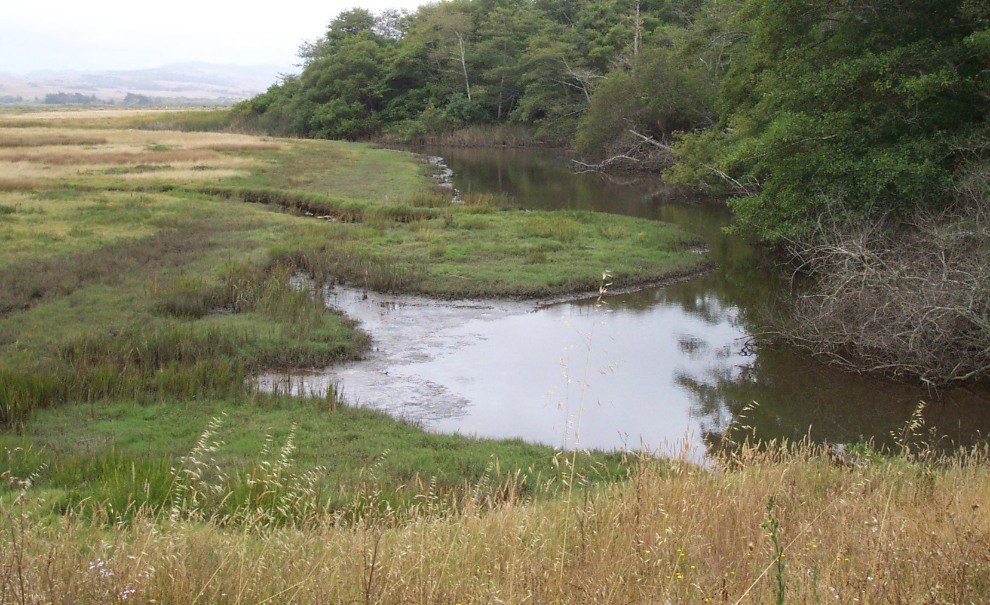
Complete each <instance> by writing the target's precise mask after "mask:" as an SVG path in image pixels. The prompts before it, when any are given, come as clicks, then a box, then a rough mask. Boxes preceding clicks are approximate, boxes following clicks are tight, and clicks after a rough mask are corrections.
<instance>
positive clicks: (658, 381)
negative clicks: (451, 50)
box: [265, 149, 990, 455]
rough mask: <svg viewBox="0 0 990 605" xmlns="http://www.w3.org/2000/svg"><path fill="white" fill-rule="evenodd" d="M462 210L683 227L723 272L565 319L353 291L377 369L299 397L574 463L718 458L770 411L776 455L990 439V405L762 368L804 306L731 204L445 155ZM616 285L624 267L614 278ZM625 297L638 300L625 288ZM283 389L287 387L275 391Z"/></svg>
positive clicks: (856, 379)
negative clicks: (551, 452)
mask: <svg viewBox="0 0 990 605" xmlns="http://www.w3.org/2000/svg"><path fill="white" fill-rule="evenodd" d="M429 152H430V153H432V154H436V155H440V156H443V157H444V158H445V159H446V161H447V164H448V165H449V166H450V168H452V169H453V173H454V184H455V186H456V187H457V188H458V189H459V190H460V192H461V193H462V194H466V195H469V194H471V193H502V194H505V195H508V196H510V197H511V198H512V200H513V201H514V202H515V203H516V204H518V205H520V206H522V207H525V208H533V209H565V208H568V209H571V208H572V209H587V210H595V211H601V212H614V213H621V214H629V215H635V216H640V217H646V218H651V219H657V220H663V221H669V222H672V223H676V224H678V225H680V226H682V227H683V228H684V229H686V230H688V231H690V232H692V233H695V234H697V235H698V236H700V237H701V238H702V239H704V240H705V241H706V242H707V244H708V247H709V251H708V255H709V257H710V258H711V260H713V261H714V262H715V263H716V266H717V268H716V269H715V270H714V271H713V272H711V273H709V274H706V275H704V276H702V277H699V278H695V279H691V280H689V281H684V282H681V283H677V284H674V285H670V286H667V287H662V288H653V289H648V290H644V291H639V292H635V293H631V294H620V295H611V296H608V297H606V299H605V300H604V304H601V303H600V302H598V301H596V300H593V299H592V300H582V301H574V302H566V303H559V304H552V305H538V304H536V303H522V302H504V301H466V302H455V303H451V302H437V301H431V300H429V299H425V298H416V297H407V296H399V297H397V296H387V295H379V294H375V293H366V292H362V291H357V290H353V289H348V288H336V289H334V290H332V291H331V292H329V294H328V303H329V304H330V305H332V306H334V307H336V308H338V309H340V310H342V311H343V312H345V313H346V314H348V315H349V316H351V317H354V318H355V319H357V320H359V321H360V322H361V324H362V326H363V328H364V329H365V330H367V331H368V332H369V333H370V334H371V336H372V339H373V351H372V353H371V354H370V355H369V356H368V358H367V359H365V360H362V361H359V362H354V363H350V364H346V365H343V366H338V367H334V368H330V369H329V370H328V371H327V372H325V373H320V374H315V375H310V376H307V377H305V378H304V379H303V380H301V381H300V380H299V379H298V377H297V379H296V382H295V384H296V386H295V388H297V389H304V390H307V391H319V390H320V389H322V388H325V385H326V384H328V383H330V382H337V383H338V384H339V385H340V387H341V388H342V389H343V391H344V394H345V396H346V397H347V398H348V399H349V400H350V401H352V402H356V403H358V404H360V405H367V406H372V407H376V408H380V409H384V410H387V411H388V412H390V413H392V414H394V415H396V416H400V417H404V418H408V419H410V420H413V421H416V422H418V423H420V424H421V425H422V426H423V427H424V428H426V429H428V430H433V431H443V432H456V433H462V434H468V435H478V436H483V437H520V438H523V439H526V440H529V441H535V442H541V443H546V444H549V445H554V446H561V447H575V446H577V447H582V448H601V449H624V448H629V449H648V450H651V451H659V452H661V453H665V452H670V451H671V450H673V449H680V448H682V447H685V446H686V447H688V448H692V449H694V451H695V452H696V455H698V454H697V453H701V452H703V451H704V444H705V442H706V441H705V440H706V437H710V436H712V435H714V434H718V433H719V432H721V431H722V430H724V429H725V427H726V426H727V425H728V424H729V423H730V422H731V421H732V419H733V418H735V417H736V416H737V415H738V414H739V413H740V411H741V410H742V409H743V408H744V407H745V406H747V405H749V404H751V403H752V402H757V403H758V406H757V407H756V408H755V410H753V411H751V412H749V413H748V414H747V416H748V418H747V420H746V424H747V425H751V426H753V427H755V429H756V432H757V434H758V435H759V436H761V437H763V438H768V439H769V438H775V437H786V438H791V439H798V438H801V437H802V436H804V435H807V434H809V433H810V434H811V436H812V437H813V438H815V439H818V440H828V441H834V442H850V441H855V440H858V439H860V438H874V439H876V440H878V441H881V442H888V441H889V438H890V433H891V431H896V430H899V429H900V428H902V427H903V426H904V424H905V423H906V422H907V421H908V419H909V418H910V416H911V413H912V411H913V410H914V409H915V407H916V406H917V405H918V403H919V402H920V401H925V402H926V403H927V408H926V413H925V419H926V422H927V423H928V424H929V425H930V426H936V427H938V429H939V431H940V433H941V434H943V435H944V436H945V439H946V440H952V441H954V442H957V443H970V442H972V441H974V440H976V439H980V438H982V437H981V436H983V435H986V434H988V431H990V414H988V413H987V411H988V410H990V391H988V390H987V389H986V388H968V389H958V390H955V391H952V392H950V393H947V394H944V395H942V396H939V397H936V396H935V395H933V394H931V393H929V392H927V391H926V390H924V389H922V388H918V387H914V386H910V385H903V384H894V383H889V382H886V381H883V380H879V379H875V378H867V377H861V376H856V375H851V374H847V373H843V372H838V371H836V370H834V369H831V368H828V367H825V366H823V365H821V364H819V363H818V362H816V361H814V360H812V359H809V358H808V357H807V356H806V355H804V354H802V353H800V352H798V351H794V350H789V349H786V348H777V349H772V350H770V349H760V350H756V351H752V350H749V349H748V347H746V346H745V344H746V342H747V341H748V336H749V335H750V334H751V333H752V332H753V331H754V330H756V329H757V326H756V325H755V323H754V317H755V316H756V315H757V314H758V313H759V312H761V311H762V310H764V309H765V308H766V307H767V305H771V304H773V303H772V302H771V301H773V300H775V299H779V298H780V296H781V295H782V294H785V293H786V292H787V289H788V288H787V284H786V283H785V282H782V281H781V280H780V279H779V278H778V277H775V276H774V275H773V274H772V273H771V272H770V271H769V269H768V266H769V265H768V263H766V262H765V260H764V259H763V258H762V257H761V255H760V253H759V252H758V251H757V250H755V249H753V248H751V247H750V246H747V245H746V244H744V243H743V242H741V241H740V240H738V239H736V238H733V237H731V236H727V235H725V234H724V233H722V227H723V226H725V225H726V224H727V223H728V221H729V220H730V217H729V215H728V213H727V211H726V210H725V208H724V207H723V206H722V205H721V204H718V203H714V202H711V201H706V200H701V199H697V198H692V197H690V196H687V195H684V194H682V193H678V192H677V191H676V190H673V189H671V188H668V187H666V186H664V185H663V184H662V183H658V182H657V181H656V179H653V178H632V177H629V178H623V179H619V180H616V179H606V178H603V177H601V176H598V175H590V174H584V175H576V174H572V173H571V172H570V171H569V169H568V167H567V165H566V161H565V160H564V159H563V158H562V157H560V156H557V155H556V154H554V153H552V152H547V151H542V150H541V151H520V150H490V149H484V150H474V149H437V150H429ZM602 269H603V270H604V269H607V267H603V268H602ZM615 286H616V287H621V284H615ZM265 379H266V380H269V381H271V380H278V379H279V377H276V376H269V377H265Z"/></svg>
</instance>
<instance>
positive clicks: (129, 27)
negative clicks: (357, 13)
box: [0, 0, 425, 73]
mask: <svg viewBox="0 0 990 605" xmlns="http://www.w3.org/2000/svg"><path fill="white" fill-rule="evenodd" d="M424 3H425V0H322V1H319V0H269V1H267V2H257V1H256V0H238V1H233V0H165V1H164V2H146V1H142V0H127V1H125V0H89V1H87V0H0V72H4V71H6V72H13V73H27V72H30V71H35V70H39V69H55V70H61V69H74V70H105V69H136V68H143V67H157V66H159V65H163V64H166V63H175V62H179V61H208V62H211V63H237V64H240V65H276V66H279V67H282V68H286V69H287V68H289V67H290V66H292V65H293V64H295V63H296V62H297V59H296V56H295V55H296V50H297V49H298V48H299V44H300V43H301V42H302V41H303V40H314V39H316V38H318V37H319V36H320V35H322V34H323V32H324V31H325V29H326V25H327V23H329V22H330V20H331V19H332V18H333V17H334V16H335V15H336V14H337V13H339V12H340V11H342V10H345V9H348V8H352V7H354V6H361V7H364V8H368V9H371V10H374V11H377V10H381V9H384V8H390V7H394V8H406V9H414V8H415V7H416V6H418V5H420V4H424Z"/></svg>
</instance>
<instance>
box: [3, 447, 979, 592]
mask: <svg viewBox="0 0 990 605" xmlns="http://www.w3.org/2000/svg"><path fill="white" fill-rule="evenodd" d="M987 454H988V451H987V449H986V448H983V449H980V450H978V451H970V452H965V453H958V454H955V455H953V456H951V457H949V458H946V459H942V460H938V461H936V460H931V459H918V458H913V457H910V456H909V457H906V458H905V457H897V458H893V459H874V460H873V461H872V462H869V463H864V464H861V465H859V466H845V465H837V464H835V463H834V462H832V461H831V459H830V458H829V457H828V456H827V455H825V452H824V451H823V450H822V449H821V448H818V447H816V446H810V445H804V446H800V447H789V446H779V445H778V446H771V447H769V448H765V447H764V448H743V449H742V450H741V451H739V452H738V453H737V456H736V457H735V458H734V463H733V464H732V465H731V466H724V467H723V466H718V465H716V466H715V467H712V468H708V469H705V468H701V467H698V466H696V465H694V464H691V463H688V462H677V461H674V462H671V463H660V462H656V461H646V462H644V464H643V466H642V468H641V470H640V471H639V472H638V473H637V474H636V475H635V476H634V477H633V478H632V479H630V480H629V481H628V482H625V483H622V484H616V485H613V486H611V487H605V488H595V489H590V488H589V489H587V491H586V490H585V488H584V487H583V486H582V485H581V482H580V481H575V483H574V485H573V488H572V489H571V490H570V492H569V493H570V495H569V496H568V497H565V498H563V499H559V500H554V501H551V502H543V503H532V502H522V501H519V500H518V499H516V498H515V497H514V496H513V492H512V491H511V490H508V491H503V492H502V495H503V497H502V501H501V503H500V504H497V505H496V506H495V507H494V508H490V507H489V506H488V505H487V503H488V502H489V501H488V500H486V499H485V498H484V497H479V496H478V494H479V493H484V491H483V490H476V491H473V492H471V494H474V495H471V494H469V495H468V496H466V497H465V498H464V499H463V500H462V501H461V502H460V503H459V505H458V506H456V507H455V510H453V511H451V510H449V509H444V510H439V509H434V508H433V507H432V505H431V502H432V500H431V497H430V493H429V491H426V492H425V493H424V494H423V496H422V502H423V504H422V507H421V508H420V510H419V511H418V512H417V513H416V514H414V515H413V517H412V518H408V517H402V518H400V517H398V516H395V515H393V514H390V513H388V512H387V511H386V512H380V513H379V514H376V515H374V516H370V517H365V518H363V519H362V520H360V521H357V522H353V521H352V522H350V523H344V522H343V519H344V517H341V516H340V515H336V516H335V515H332V514H326V515H325V516H322V517H319V516H318V517H316V518H314V519H313V520H312V521H311V523H309V524H307V525H304V526H303V527H301V528H293V529H285V528H283V529H268V530H259V529H255V530H249V529H231V528H226V529H225V528H223V527H221V526H219V525H217V524H214V523H210V522H202V523H201V522H198V523H192V522H177V523H165V524H163V523H162V521H160V520H157V519H154V518H150V517H148V516H143V515H139V516H138V517H137V518H136V520H135V521H134V522H133V523H132V524H130V525H128V526H123V527H118V528H115V529H113V530H112V531H98V530H96V529H94V527H93V525H92V524H91V523H90V522H89V521H90V520H87V519H81V518H78V517H74V516H72V515H70V516H66V517H62V518H60V519H58V520H56V521H54V522H51V520H50V519H49V520H46V521H42V522H39V521H36V520H35V518H34V516H33V513H32V512H31V511H32V507H33V506H34V505H35V504H37V501H36V500H32V499H31V496H30V491H28V492H26V494H27V496H26V500H25V501H24V502H23V503H22V504H20V505H12V504H10V503H9V502H10V498H8V499H7V502H8V503H7V504H5V505H4V507H3V513H4V514H5V528H4V535H5V537H6V538H7V540H8V542H7V544H8V546H7V547H6V548H4V549H3V551H2V554H0V573H2V575H3V577H0V584H2V585H3V586H5V587H6V590H7V595H9V596H8V598H9V600H12V601H15V602H16V601H17V600H18V599H21V598H23V599H24V600H26V601H28V602H35V601H37V602H55V601H59V602H72V601H77V602H79V601H84V600H85V601H89V602H115V601H118V600H123V599H125V598H129V597H132V598H133V599H134V600H137V601H139V602H150V601H151V600H155V601H156V602H171V603H192V602H209V603H214V602H224V603H261V602H267V603H351V602H356V603H496V602H497V603H565V602H566V603H735V604H738V603H766V602H776V601H777V600H778V596H779V591H780V590H781V587H782V588H783V590H784V593H783V595H782V598H783V599H784V601H785V602H788V603H817V602H829V603H980V602H987V599H990V515H988V514H987V512H986V506H987V502H988V501H990V500H988V499H990V465H988V458H987ZM565 476H566V473H565ZM369 498H372V499H373V498H374V495H373V493H371V494H369ZM771 501H773V502H774V506H773V507H772V508H768V503H769V502H771ZM382 510H385V509H382ZM775 524H776V528H775ZM774 537H776V539H777V544H779V548H778V547H777V546H775V544H774V540H773V538H774ZM778 561H779V562H780V563H781V565H780V566H778ZM778 570H779V578H778Z"/></svg>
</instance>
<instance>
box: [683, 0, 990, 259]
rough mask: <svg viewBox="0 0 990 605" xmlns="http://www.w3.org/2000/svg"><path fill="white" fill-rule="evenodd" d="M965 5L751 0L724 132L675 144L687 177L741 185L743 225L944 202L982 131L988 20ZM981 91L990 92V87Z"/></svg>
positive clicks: (735, 55)
mask: <svg viewBox="0 0 990 605" xmlns="http://www.w3.org/2000/svg"><path fill="white" fill-rule="evenodd" d="M967 4H970V3H965V2H960V1H958V0H841V1H833V0H828V1H826V0H816V1H808V0H747V2H745V4H744V5H743V7H742V9H741V10H740V11H739V12H738V13H737V14H736V15H735V17H734V19H733V20H732V21H730V22H729V23H728V24H727V25H728V27H729V28H731V29H735V30H742V31H744V32H745V33H746V35H745V37H740V38H737V40H738V41H737V43H736V44H735V45H734V47H733V49H732V51H731V60H730V67H729V69H728V72H727V74H726V77H725V79H724V81H723V82H722V84H721V88H720V92H719V99H718V107H719V109H720V114H721V119H720V122H719V123H718V124H717V125H716V127H714V128H712V129H710V130H708V131H706V132H704V133H698V134H692V135H688V136H687V137H685V138H684V140H683V142H682V143H681V144H680V145H679V147H678V149H679V152H680V154H681V157H682V158H683V160H684V163H683V164H682V165H680V166H678V167H676V168H675V169H674V170H673V171H672V176H673V177H674V178H676V179H679V180H690V181H706V182H709V183H713V182H715V183H717V182H719V181H726V182H729V183H731V184H732V189H734V190H735V192H736V193H741V194H742V195H739V196H738V197H736V198H734V199H733V200H732V201H731V202H730V205H731V206H732V208H733V211H734V212H735V213H736V216H737V220H738V224H739V229H740V230H741V231H743V232H746V233H749V234H751V235H754V236H756V237H760V238H763V239H768V240H772V241H779V240H780V239H781V238H785V237H786V238H794V237H803V236H807V235H808V234H809V233H810V230H811V228H812V227H813V225H814V224H815V221H816V219H817V217H818V216H819V215H820V214H821V213H822V212H826V211H827V212H829V213H831V214H833V215H843V216H851V215H857V214H859V215H862V214H863V213H877V212H879V213H893V214H901V215H905V214H906V213H907V211H909V210H911V209H913V208H915V207H918V206H925V205H927V206H932V205H937V204H940V203H943V202H944V201H945V197H946V196H945V193H944V192H945V189H946V187H947V186H948V184H949V182H950V181H951V179H952V176H953V173H954V171H955V169H956V167H957V166H958V163H959V161H960V160H961V155H962V154H963V153H964V152H963V149H964V148H966V147H967V146H969V145H970V143H969V142H967V140H966V139H967V138H968V137H969V136H970V135H971V133H972V132H974V130H975V129H978V128H982V127H984V126H985V120H986V112H985V108H986V100H985V98H984V99H982V100H981V99H980V94H981V92H980V91H981V86H984V84H981V82H984V83H985V69H986V68H985V67H984V66H983V65H982V64H981V61H982V60H983V59H981V57H980V56H979V54H978V53H974V52H973V48H974V46H973V45H974V44H978V41H977V42H974V41H973V40H974V36H978V33H979V23H978V21H977V20H976V18H974V16H973V15H972V14H971V12H967V8H966V5H967ZM983 90H985V88H984V89H983Z"/></svg>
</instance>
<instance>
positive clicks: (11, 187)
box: [0, 177, 38, 192]
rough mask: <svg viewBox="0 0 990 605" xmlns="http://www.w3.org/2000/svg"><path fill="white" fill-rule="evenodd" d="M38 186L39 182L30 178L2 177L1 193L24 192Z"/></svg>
mask: <svg viewBox="0 0 990 605" xmlns="http://www.w3.org/2000/svg"><path fill="white" fill-rule="evenodd" d="M37 186H38V181H36V180H34V179H29V178H23V177H16V178H6V177H0V192H8V191H24V190H26V189H34V188H35V187H37Z"/></svg>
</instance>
